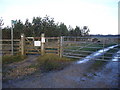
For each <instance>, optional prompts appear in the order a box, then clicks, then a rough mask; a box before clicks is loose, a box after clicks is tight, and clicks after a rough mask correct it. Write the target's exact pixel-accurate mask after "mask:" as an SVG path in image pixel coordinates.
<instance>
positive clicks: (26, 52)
mask: <svg viewBox="0 0 120 90" xmlns="http://www.w3.org/2000/svg"><path fill="white" fill-rule="evenodd" d="M26 54H41V52H26Z"/></svg>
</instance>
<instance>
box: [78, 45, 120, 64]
mask: <svg viewBox="0 0 120 90" xmlns="http://www.w3.org/2000/svg"><path fill="white" fill-rule="evenodd" d="M117 46H118V45H114V46H110V47H107V48H104V49H101V50H98V51H97V52H94V53H92V54H91V55H89V56H87V57H85V58H83V59H82V60H81V59H80V61H77V62H76V63H77V64H80V63H86V62H87V61H89V60H91V59H95V58H97V57H98V56H101V55H103V54H104V53H106V52H107V51H108V50H110V49H113V48H115V47H117ZM119 53H120V52H119Z"/></svg>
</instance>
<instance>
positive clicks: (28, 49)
mask: <svg viewBox="0 0 120 90" xmlns="http://www.w3.org/2000/svg"><path fill="white" fill-rule="evenodd" d="M40 41H41V38H40V37H38V38H35V37H25V54H26V55H31V54H32V55H33V54H41V46H40V45H38V46H37V45H35V44H36V43H35V42H37V43H40ZM40 44H41V43H40Z"/></svg>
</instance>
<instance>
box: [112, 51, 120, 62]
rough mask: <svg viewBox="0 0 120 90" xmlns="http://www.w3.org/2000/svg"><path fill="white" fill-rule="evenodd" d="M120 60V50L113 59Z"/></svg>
mask: <svg viewBox="0 0 120 90" xmlns="http://www.w3.org/2000/svg"><path fill="white" fill-rule="evenodd" d="M119 60H120V50H119V51H118V52H117V53H116V54H115V55H114V57H113V59H112V61H119Z"/></svg>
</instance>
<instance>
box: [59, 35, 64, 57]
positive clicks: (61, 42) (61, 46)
mask: <svg viewBox="0 0 120 90" xmlns="http://www.w3.org/2000/svg"><path fill="white" fill-rule="evenodd" d="M63 38H64V37H63V36H61V37H60V53H59V54H60V57H62V54H63Z"/></svg>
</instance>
